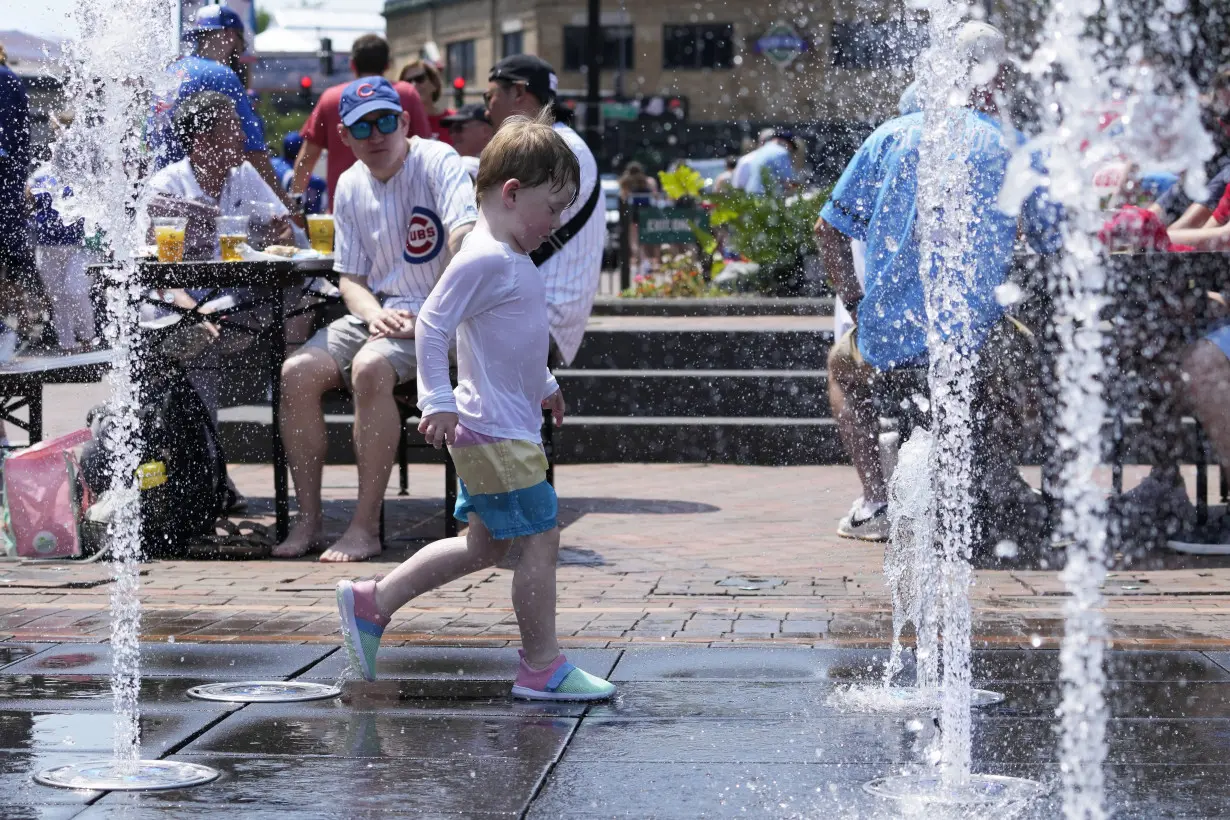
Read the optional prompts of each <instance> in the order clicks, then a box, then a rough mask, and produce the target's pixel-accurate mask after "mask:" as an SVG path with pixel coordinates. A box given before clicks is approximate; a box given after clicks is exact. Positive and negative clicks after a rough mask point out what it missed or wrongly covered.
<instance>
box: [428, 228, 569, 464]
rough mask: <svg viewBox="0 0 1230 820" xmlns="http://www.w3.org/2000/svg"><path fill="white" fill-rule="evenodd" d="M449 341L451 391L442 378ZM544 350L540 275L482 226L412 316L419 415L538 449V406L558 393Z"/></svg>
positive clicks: (546, 345)
mask: <svg viewBox="0 0 1230 820" xmlns="http://www.w3.org/2000/svg"><path fill="white" fill-rule="evenodd" d="M454 333H455V334H456V338H457V388H456V390H454V389H453V386H452V383H451V382H450V381H449V372H448V369H449V368H448V349H449V343H450V341H451V340H452V338H453V335H454ZM550 344H551V336H550V322H549V319H548V313H547V297H546V288H545V286H544V284H543V277H542V274H541V273H540V272H539V270H538V268H537V267H535V265H534V263H533V262H531V261H530V258H529V257H528V256H526V255H524V254H520V253H517V252H516V251H514V250H513V249H512V248H511V247H509V246H508V245H506V244H505V243H503V242H499V241H497V240H496V239H495V237H493V236H492V235H491V232H490V231H489V230H487V227H486V226H485V225H484V224H483V223H482V222H480V223H479V225H478V227H477V228H475V229H474V230H473V231H472V232H471V233H470V234H469V235H468V236H467V237H466V238H465V241H464V243H463V244H462V246H461V251H460V252H459V253H458V254H457V256H456V257H454V258H453V261H452V262H450V263H449V265H448V267H447V268H446V269H445V271H444V275H443V276H441V277H440V281H439V282H438V283H437V284H436V286H435V288H434V289H433V290H432V291H431V295H430V296H428V297H427V301H426V302H424V303H423V309H422V311H421V312H420V313H419V314H418V319H417V321H416V324H415V330H414V348H415V353H416V354H417V357H418V392H419V400H418V404H419V409H420V410H421V411H422V413H423V415H424V416H429V415H432V414H434V413H456V414H457V415H458V416H459V417H460V419H461V424H462V426H464V427H465V428H467V429H469V430H472V431H474V432H475V433H481V434H483V435H486V436H492V437H494V438H507V439H518V440H521V441H532V442H535V443H539V442H540V441H541V429H542V402H543V400H544V399H546V398H547V397H549V396H551V395H552V394H554V393H555V391H557V390H558V389H559V385H558V384H557V383H556V381H555V377H554V376H552V375H551V371H550V370H549V369H548V368H547V354H548V351H549V350H550Z"/></svg>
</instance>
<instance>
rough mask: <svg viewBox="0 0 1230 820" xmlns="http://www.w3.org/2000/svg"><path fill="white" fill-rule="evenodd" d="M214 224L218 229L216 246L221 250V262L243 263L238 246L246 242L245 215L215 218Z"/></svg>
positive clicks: (246, 227)
mask: <svg viewBox="0 0 1230 820" xmlns="http://www.w3.org/2000/svg"><path fill="white" fill-rule="evenodd" d="M214 224H215V225H216V226H217V227H218V245H219V246H221V248H222V261H223V262H241V261H243V254H242V253H241V252H240V250H239V246H240V245H242V244H243V243H245V242H247V241H248V216H247V214H244V215H243V216H219V217H215V218H214Z"/></svg>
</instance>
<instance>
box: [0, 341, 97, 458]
mask: <svg viewBox="0 0 1230 820" xmlns="http://www.w3.org/2000/svg"><path fill="white" fill-rule="evenodd" d="M113 357H114V354H113V353H112V352H111V351H110V350H98V351H92V352H89V353H74V354H66V355H63V356H20V357H18V358H16V359H13V360H11V361H8V362H5V363H4V364H0V420H2V421H4V422H5V423H6V424H11V425H13V426H14V427H16V428H18V429H20V430H25V431H26V433H27V434H28V436H29V440H30V444H35V443H37V442H40V441H42V440H43V385H45V384H86V383H90V382H97V381H102V379H103V377H104V376H105V375H106V372H107V370H108V369H109V368H110V367H111V361H112V359H113ZM22 408H25V409H26V419H24V420H23V419H21V418H18V417H17V416H16V415H15V413H16V411H18V410H21V409H22ZM20 446H24V445H14V444H11V443H10V444H9V445H8V448H9V449H14V448H16V447H20Z"/></svg>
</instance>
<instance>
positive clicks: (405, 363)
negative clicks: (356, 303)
mask: <svg viewBox="0 0 1230 820" xmlns="http://www.w3.org/2000/svg"><path fill="white" fill-rule="evenodd" d="M304 347H316V348H320V349H321V350H324V351H325V352H327V353H328V354H329V355H330V356H332V357H333V361H335V362H337V369H338V370H340V371H341V373H342V381H343V382H344V383H345V385H346V389H347V390H351V389H353V388H352V385H351V383H350V370H351V367H352V366H353V365H354V358H355V356H358V355H359V351H360V350H369V351H371V352H372V353H377V354H379V355H380V356H383V357H384V359H385V361H387V362H388V363H389V364H390V365H392V366H393V372H394V373H396V374H397V383H398V384H402V383H403V382H408V381H413V380H414V378H415V373H416V368H417V361H418V360H417V359H416V358H415V355H414V339H390V338H388V337H385V338H382V339H375V340H373V339H372V338H371V333H369V332H368V330H367V322H364V321H363V320H362V319H360V318H359V317H358V316H353V315H349V314H348V315H346V316H343V317H342V318H340V319H338V320H336V321H334V322H333V323H331V324H330V325H329V326H328V327H322V328H321V329H320V330H318V331H316V335H314V336H312V338H310V339H308V341H307V344H305V345H304Z"/></svg>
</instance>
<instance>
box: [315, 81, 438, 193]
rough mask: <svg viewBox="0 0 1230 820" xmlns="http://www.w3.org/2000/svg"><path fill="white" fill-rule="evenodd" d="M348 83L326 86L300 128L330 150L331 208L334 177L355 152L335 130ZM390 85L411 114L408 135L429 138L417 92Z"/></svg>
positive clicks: (351, 162) (405, 86)
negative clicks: (344, 90) (343, 142)
mask: <svg viewBox="0 0 1230 820" xmlns="http://www.w3.org/2000/svg"><path fill="white" fill-rule="evenodd" d="M347 85H349V83H342V84H340V85H335V86H333V87H332V88H327V89H325V92H324V93H323V94H321V95H320V101H319V102H318V103H316V107H315V108H313V109H312V115H311V116H310V117H308V120H307V122H306V123H304V125H303V129H302V130H301V131H300V132H299V133H300V134H302V135H303V139H305V140H306V141H308V142H310V143H312V144H313V145H319V146H320V147H321V148H324V149H325V150H326V151H328V152H329V159H328V162H327V166H328V179H327V182H328V185H329V203H330V205H329V207H330V210H332V207H333V206H332V203H333V192H334V190H336V188H337V178H338V177H340V176H341V175H342V172H343V171H345V170H346V169H347V168H349V167H350V166H351V165H354V161H355V159H354V152H353V151H351V150H350V149H349V148H347V147H346V146H345V145H344V144H342V138H341V137H340V136H338V133H337V127H338V125H340V124H341V122H342V115H341V112H340V111H339V106H340V105H341V102H342V90H343V89H344V88H345V87H346V86H347ZM393 87H394V88H396V89H397V95H398V96H399V97H401V107H402V110H403V111H405V112H406V113H408V114H409V115H410V136H412V137H423V138H426V139H430V138H431V125H430V124H429V123H428V122H427V112H426V110H424V108H423V101H422V100H420V99H419V92H417V91H415V90H414V86H412V85H410V83H403V82H400V81H399V82H395V83H393Z"/></svg>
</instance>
